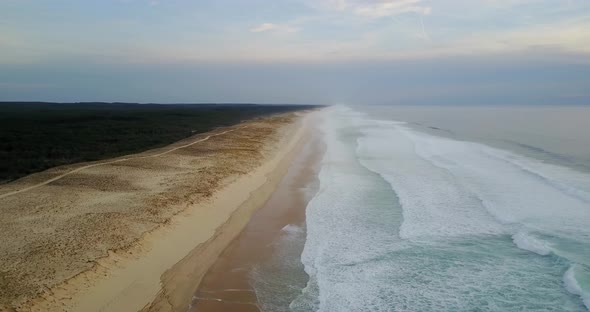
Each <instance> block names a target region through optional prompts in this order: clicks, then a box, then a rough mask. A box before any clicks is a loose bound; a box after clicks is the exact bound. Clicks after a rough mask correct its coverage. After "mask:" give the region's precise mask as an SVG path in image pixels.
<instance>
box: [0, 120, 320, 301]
mask: <svg viewBox="0 0 590 312" xmlns="http://www.w3.org/2000/svg"><path fill="white" fill-rule="evenodd" d="M303 114H307V115H309V114H310V113H303ZM303 114H301V113H297V114H296V115H297V117H294V119H293V121H291V122H288V123H285V124H280V125H278V126H277V127H280V129H279V130H280V132H281V133H279V134H277V135H276V136H275V139H276V140H275V141H274V142H273V143H272V144H271V145H272V146H271V148H270V149H265V150H263V151H256V152H257V153H262V154H266V155H265V156H264V157H263V159H262V161H261V162H260V164H258V166H256V164H254V165H253V166H255V168H246V169H247V170H245V171H244V173H243V174H237V175H235V174H234V175H233V176H228V177H225V178H224V181H223V183H221V186H220V187H219V188H217V189H215V190H213V191H212V190H209V191H211V194H210V196H208V197H205V199H204V200H200V201H197V202H193V200H190V201H189V204H188V206H186V207H185V209H182V210H180V211H179V212H177V213H172V216H171V217H170V218H168V219H167V220H166V221H165V222H163V223H162V224H157V225H156V226H155V227H154V228H152V229H151V230H148V231H145V232H144V233H143V234H142V236H141V238H140V239H139V240H137V241H135V242H133V244H131V246H128V247H126V248H120V249H114V250H110V249H109V250H108V255H106V256H105V257H101V258H99V259H97V260H96V261H94V262H93V264H92V266H91V268H90V269H88V270H85V271H83V272H81V273H78V274H76V275H74V276H73V277H70V278H67V279H66V280H65V281H64V282H62V283H59V284H57V285H55V286H53V287H46V288H45V291H43V293H42V294H41V295H40V296H38V297H37V298H35V299H33V300H26V301H25V302H21V303H18V304H17V305H16V307H13V309H15V310H16V311H64V310H66V311H134V310H135V311H138V310H143V311H185V310H186V309H187V307H188V304H189V302H190V298H191V296H192V294H193V292H194V291H195V289H196V287H197V285H198V282H199V280H200V278H201V277H202V275H203V274H204V273H205V272H206V270H207V269H208V267H209V266H210V265H211V263H213V262H214V260H215V259H216V257H217V256H218V255H219V253H221V252H222V251H223V249H224V248H225V247H226V246H227V244H228V243H229V242H231V240H232V239H233V238H234V237H235V236H236V235H237V234H239V232H240V231H241V230H242V228H243V227H244V226H245V225H246V224H247V222H248V220H249V218H250V216H251V215H252V213H253V212H254V211H255V210H256V209H257V208H258V207H260V206H261V205H262V204H264V202H265V201H266V200H267V199H268V197H269V196H270V195H271V194H272V192H273V191H274V189H275V187H276V185H277V184H278V183H279V182H280V180H281V178H282V176H283V175H284V174H285V172H286V171H287V169H288V167H289V164H290V162H291V160H292V158H293V157H294V155H295V151H296V150H297V148H296V147H297V146H299V145H300V144H302V142H304V141H305V140H306V138H307V137H308V136H309V133H308V132H307V131H306V129H305V123H306V122H307V120H308V116H303ZM258 122H259V123H260V122H262V123H263V122H264V121H260V120H259V121H258ZM248 123H249V122H246V123H244V125H246V126H247V125H248ZM230 128H232V129H236V128H237V127H230ZM236 135H237V134H236ZM219 138H221V136H220V137H219ZM234 140H239V138H237V139H236V138H234ZM209 144H218V145H219V144H220V143H216V142H212V143H209ZM152 153H153V151H152ZM163 153H167V152H163ZM142 154H147V155H149V154H150V152H146V153H142ZM62 170H63V169H62ZM228 179H229V180H228ZM195 225H197V226H195ZM0 307H1V305H0ZM0 310H2V309H0Z"/></svg>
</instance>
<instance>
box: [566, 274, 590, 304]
mask: <svg viewBox="0 0 590 312" xmlns="http://www.w3.org/2000/svg"><path fill="white" fill-rule="evenodd" d="M576 269H577V266H576V265H572V266H571V267H570V268H569V269H568V270H567V271H566V272H565V274H564V275H563V283H564V284H565V288H566V289H567V291H569V292H570V293H572V294H574V295H577V296H580V297H581V298H582V301H583V302H584V305H586V308H587V309H588V310H590V293H589V292H585V291H584V290H583V289H582V287H581V286H580V284H579V283H578V280H577V279H576Z"/></svg>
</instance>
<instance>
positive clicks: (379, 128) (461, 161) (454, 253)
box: [257, 107, 590, 311]
mask: <svg viewBox="0 0 590 312" xmlns="http://www.w3.org/2000/svg"><path fill="white" fill-rule="evenodd" d="M379 109H380V111H379V113H378V114H376V113H375V111H371V110H365V112H359V110H358V109H357V110H353V109H350V108H344V107H332V108H329V109H327V110H325V111H324V112H322V115H323V116H322V117H323V122H322V125H321V129H322V132H323V136H324V142H325V144H326V154H325V156H324V159H323V161H322V166H321V170H320V172H319V190H318V192H317V194H316V195H315V196H314V197H313V199H312V200H311V201H310V203H309V205H308V207H307V220H306V229H307V232H306V237H305V240H303V237H301V236H302V235H300V234H299V237H301V238H300V239H299V240H296V241H298V242H299V243H296V244H295V245H297V246H299V247H298V248H300V246H301V245H302V244H304V247H303V253H302V255H301V262H302V263H303V269H304V271H305V273H306V275H307V278H308V281H307V285H306V286H305V287H304V288H301V289H294V290H293V291H295V292H297V293H298V294H297V295H296V298H295V299H294V300H292V301H291V302H290V304H289V307H285V306H283V307H279V306H275V308H273V309H270V310H273V311H279V310H291V311H318V310H319V311H587V309H588V308H590V175H589V173H588V172H587V171H585V170H584V167H585V166H586V163H585V159H586V158H585V157H586V156H587V155H586V154H585V153H584V148H579V147H575V146H574V145H575V144H572V145H571V146H574V147H572V148H571V149H569V148H568V147H567V146H566V145H567V144H566V143H564V142H559V140H557V141H556V142H557V143H558V144H557V143H550V144H545V145H543V146H542V147H538V146H539V145H533V144H532V143H531V142H533V140H529V139H528V138H527V136H528V137H530V138H532V137H535V138H537V139H538V136H535V134H534V133H532V132H531V131H523V132H518V131H516V130H518V129H519V126H518V125H512V126H506V127H504V130H503V131H506V132H507V133H508V132H509V133H511V135H506V140H501V139H500V140H499V139H498V133H497V132H494V133H495V135H496V137H493V138H491V137H490V136H487V135H486V134H485V132H483V131H480V132H477V131H473V132H471V131H469V128H468V127H465V126H464V127H461V126H459V125H453V124H449V126H450V127H449V128H453V130H452V133H451V134H449V132H450V131H449V130H447V129H442V128H441V127H439V126H438V125H437V126H429V123H428V121H424V120H423V121H422V122H421V123H420V124H418V125H417V123H411V121H410V122H405V120H404V118H402V117H406V119H408V116H407V115H406V116H402V114H398V113H397V112H396V111H395V108H391V109H390V110H387V109H385V108H379ZM441 109H442V108H441ZM505 109H507V110H509V109H510V108H505ZM507 113H508V114H510V112H507ZM432 120H433V121H436V118H432ZM570 126H571V125H570ZM510 127H512V128H510ZM521 129H529V130H530V129H532V128H530V127H529V128H527V127H526V126H522V127H521ZM513 130H515V131H513ZM439 132H440V133H439ZM546 132H547V133H550V132H551V129H550V128H548V129H547V130H546ZM557 132H558V131H557ZM519 133H520V134H519ZM577 135H579V136H580V139H581V140H584V138H583V137H582V136H583V135H580V134H577ZM500 137H501V136H500ZM488 139H489V140H488ZM498 142H499V143H498ZM496 143H497V144H496ZM502 144H504V145H502ZM519 144H525V145H526V146H527V148H526V149H525V151H523V150H520V149H519V148H520V147H521V146H520V145H519ZM568 144H569V143H568ZM535 148H537V149H535ZM586 148H590V147H586ZM539 150H542V151H543V152H542V153H538V151H539ZM569 151H572V152H569ZM519 152H522V153H519ZM538 155H541V156H539V157H534V156H538ZM554 155H557V156H554ZM548 158H551V159H548ZM297 233H300V232H297ZM285 246H287V245H285ZM292 257H293V255H292V254H291V256H290V258H292ZM284 259H287V258H284ZM297 272H299V274H297ZM291 273H293V274H295V276H299V277H300V276H301V274H303V272H301V268H299V271H291ZM274 275H275V277H277V276H281V275H282V273H281V270H280V269H278V270H275V271H274ZM258 278H259V280H260V279H264V278H268V276H267V277H264V276H262V277H258ZM289 279H290V277H289V275H284V279H283V280H284V281H283V283H284V284H287V285H288V284H289ZM257 291H258V290H257ZM263 297H264V296H263ZM266 298H268V296H267V297H266ZM264 300H270V301H272V300H273V299H272V298H269V299H263V301H264ZM263 303H264V302H263ZM262 306H265V305H264V304H262ZM266 306H271V305H266Z"/></svg>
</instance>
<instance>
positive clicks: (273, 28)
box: [250, 23, 299, 33]
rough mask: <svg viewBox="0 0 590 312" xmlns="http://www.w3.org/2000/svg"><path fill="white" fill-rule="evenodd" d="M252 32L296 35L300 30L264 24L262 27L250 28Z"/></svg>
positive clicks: (280, 25) (281, 25)
mask: <svg viewBox="0 0 590 312" xmlns="http://www.w3.org/2000/svg"><path fill="white" fill-rule="evenodd" d="M250 31H251V32H254V33H261V32H273V33H296V32H298V31H299V28H297V27H293V26H290V25H287V24H273V23H262V24H260V25H257V26H254V27H252V28H250Z"/></svg>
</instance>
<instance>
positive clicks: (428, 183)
mask: <svg viewBox="0 0 590 312" xmlns="http://www.w3.org/2000/svg"><path fill="white" fill-rule="evenodd" d="M362 132H363V134H364V136H363V137H361V138H359V140H358V142H359V144H358V155H359V158H360V159H361V163H362V164H363V165H364V166H365V167H367V168H368V169H370V170H371V171H374V172H376V173H378V174H380V175H381V176H382V177H383V178H384V179H385V180H386V181H387V182H389V183H390V184H391V185H392V187H393V189H394V190H395V192H396V193H397V195H398V196H399V200H400V203H401V204H402V208H403V216H404V222H403V224H402V226H401V229H400V236H401V237H403V238H406V239H411V238H420V237H426V236H460V235H473V234H499V233H503V232H504V229H503V227H502V226H501V224H499V223H498V222H497V221H496V220H494V218H493V217H492V216H491V215H490V214H489V213H488V212H487V211H486V209H485V208H484V207H483V206H482V203H481V200H480V199H479V198H478V197H476V196H474V194H473V193H472V192H470V190H469V189H468V188H466V187H465V186H463V185H462V184H461V181H458V180H457V179H456V177H454V176H453V175H452V174H450V173H449V172H448V171H447V170H444V169H441V168H439V167H436V166H434V165H433V164H432V163H430V162H428V161H425V160H424V159H421V158H420V157H418V155H417V154H416V149H415V145H416V143H415V142H414V141H413V140H411V138H410V137H408V135H407V134H406V133H405V132H404V131H402V130H401V129H400V128H398V126H397V125H395V124H394V125H392V126H390V127H383V126H378V127H370V128H363V129H362Z"/></svg>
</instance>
